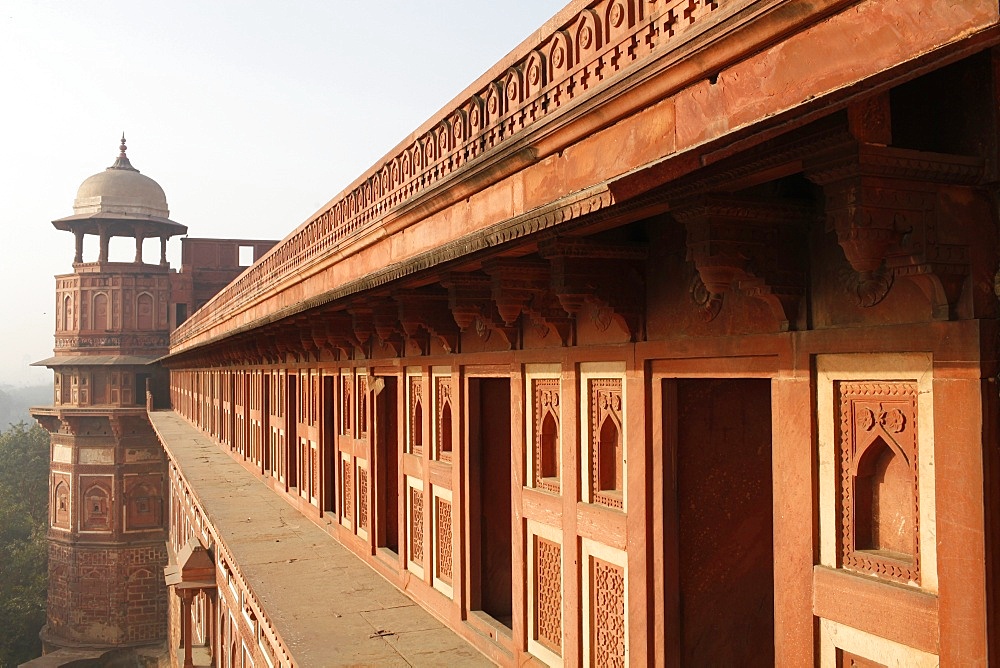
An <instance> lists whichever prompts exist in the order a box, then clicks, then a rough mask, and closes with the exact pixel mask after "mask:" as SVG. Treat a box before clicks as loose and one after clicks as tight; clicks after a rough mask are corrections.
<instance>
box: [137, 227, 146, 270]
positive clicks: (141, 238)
mask: <svg viewBox="0 0 1000 668" xmlns="http://www.w3.org/2000/svg"><path fill="white" fill-rule="evenodd" d="M145 240H146V238H145V237H144V236H142V235H141V234H136V235H135V263H136V264H142V242H143V241H145Z"/></svg>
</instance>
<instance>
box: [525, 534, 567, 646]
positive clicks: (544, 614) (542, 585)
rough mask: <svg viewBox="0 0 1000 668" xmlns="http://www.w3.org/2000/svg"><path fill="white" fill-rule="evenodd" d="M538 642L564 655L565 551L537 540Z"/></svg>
mask: <svg viewBox="0 0 1000 668" xmlns="http://www.w3.org/2000/svg"><path fill="white" fill-rule="evenodd" d="M534 558H535V568H534V574H535V581H534V582H533V583H532V585H533V586H534V588H535V597H534V600H535V640H537V641H538V642H539V643H541V644H542V645H543V646H545V647H546V648H548V649H550V650H552V651H553V652H555V653H556V654H559V655H561V654H562V547H561V546H560V545H559V543H556V542H554V541H551V540H546V539H545V538H542V537H541V536H535V555H534Z"/></svg>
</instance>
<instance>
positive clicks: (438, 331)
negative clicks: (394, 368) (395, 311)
mask: <svg viewBox="0 0 1000 668" xmlns="http://www.w3.org/2000/svg"><path fill="white" fill-rule="evenodd" d="M393 298H394V299H395V300H396V302H397V303H398V304H399V322H400V323H401V324H402V326H403V332H405V334H406V337H407V339H409V340H411V341H413V342H414V343H415V344H417V346H418V347H419V348H420V350H421V354H424V355H426V354H428V353H429V352H430V349H429V341H427V340H425V337H424V336H423V335H422V334H421V329H422V330H425V331H426V332H427V333H429V334H430V335H432V336H435V337H437V339H438V340H439V341H440V342H441V345H442V347H444V349H445V352H449V353H454V352H458V344H459V340H460V337H459V330H458V325H456V324H455V319H454V317H452V314H451V310H450V309H449V308H448V294H447V293H445V292H436V291H425V290H397V291H396V292H394V293H393Z"/></svg>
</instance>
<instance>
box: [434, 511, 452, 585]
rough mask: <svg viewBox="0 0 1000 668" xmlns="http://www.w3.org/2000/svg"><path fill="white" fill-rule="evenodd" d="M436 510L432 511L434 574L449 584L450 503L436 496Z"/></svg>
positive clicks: (450, 565)
mask: <svg viewBox="0 0 1000 668" xmlns="http://www.w3.org/2000/svg"><path fill="white" fill-rule="evenodd" d="M435 502H436V504H437V509H436V512H435V513H434V533H435V534H436V543H437V560H436V562H437V563H436V565H435V574H434V575H435V576H436V577H437V578H438V579H439V580H441V581H442V582H444V583H445V584H448V585H450V584H451V583H452V572H453V568H452V550H451V543H452V529H451V503H449V502H448V501H447V500H445V499H442V498H441V497H436V498H435Z"/></svg>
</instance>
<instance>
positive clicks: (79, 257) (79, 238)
mask: <svg viewBox="0 0 1000 668" xmlns="http://www.w3.org/2000/svg"><path fill="white" fill-rule="evenodd" d="M73 236H74V237H75V238H76V254H75V255H74V256H73V264H80V263H81V262H83V232H82V231H80V230H74V231H73Z"/></svg>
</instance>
